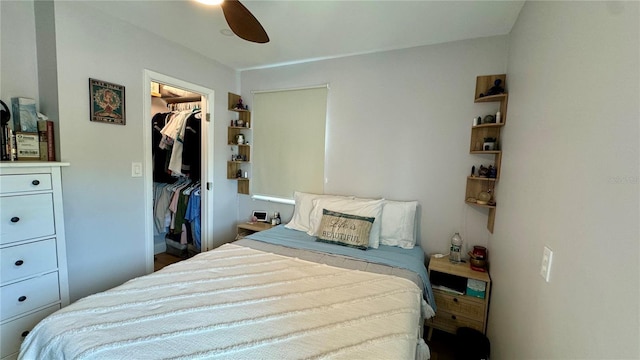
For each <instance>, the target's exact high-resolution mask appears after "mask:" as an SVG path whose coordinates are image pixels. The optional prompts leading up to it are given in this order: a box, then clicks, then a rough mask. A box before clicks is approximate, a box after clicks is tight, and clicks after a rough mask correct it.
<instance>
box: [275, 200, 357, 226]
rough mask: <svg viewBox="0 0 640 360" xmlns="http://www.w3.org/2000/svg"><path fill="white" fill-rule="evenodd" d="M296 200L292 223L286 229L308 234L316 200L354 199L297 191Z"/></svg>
mask: <svg viewBox="0 0 640 360" xmlns="http://www.w3.org/2000/svg"><path fill="white" fill-rule="evenodd" d="M293 198H294V200H295V207H294V209H293V216H292V217H291V221H289V223H287V224H286V225H285V226H284V227H286V228H288V229H292V230H299V231H304V232H308V231H309V230H310V229H311V227H310V225H309V214H311V210H312V209H313V200H315V199H352V198H353V197H348V196H339V195H323V194H311V193H305V192H300V191H296V192H295V193H294V194H293Z"/></svg>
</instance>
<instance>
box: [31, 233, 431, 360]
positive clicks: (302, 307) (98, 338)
mask: <svg viewBox="0 0 640 360" xmlns="http://www.w3.org/2000/svg"><path fill="white" fill-rule="evenodd" d="M421 300H422V294H421V290H420V289H419V288H418V287H417V286H416V285H415V284H414V283H413V282H411V281H409V280H406V279H402V278H399V277H396V276H389V275H382V274H375V273H369V272H363V271H354V270H347V269H342V268H337V267H332V266H328V265H324V264H317V263H313V262H309V261H304V260H300V259H296V258H289V257H286V256H281V255H276V254H272V253H267V252H262V251H258V250H254V249H250V248H247V247H242V246H238V245H234V244H226V245H223V246H221V247H220V248H218V249H216V250H215V251H209V252H206V253H202V254H199V255H197V256H196V257H194V258H192V259H190V260H188V261H183V262H180V263H177V264H174V265H171V266H169V267H167V268H165V269H163V270H161V271H159V272H156V273H153V274H150V275H147V276H144V277H140V278H137V279H133V280H131V281H129V282H127V283H125V284H123V285H121V286H119V287H117V288H114V289H112V290H109V291H106V292H103V293H99V294H95V295H92V296H89V297H87V298H84V299H81V300H79V301H77V302H75V303H74V304H72V305H70V306H68V307H66V308H64V309H62V310H59V311H58V312H56V313H55V314H53V315H51V316H49V317H48V318H46V319H45V320H43V321H42V322H40V323H39V324H38V325H37V326H36V327H35V328H34V329H33V331H32V332H31V333H30V334H29V335H28V336H27V338H26V339H25V341H24V343H23V345H22V349H21V353H20V357H21V358H22V359H62V358H64V359H145V360H146V359H200V358H232V359H294V358H295V359H316V358H336V359H414V358H415V357H416V345H417V344H418V340H417V339H418V334H419V331H420V324H419V323H420V321H419V320H420V316H421V315H420V306H421ZM424 350H425V349H424V347H423V348H422V351H424ZM426 351H427V354H426V356H428V350H426Z"/></svg>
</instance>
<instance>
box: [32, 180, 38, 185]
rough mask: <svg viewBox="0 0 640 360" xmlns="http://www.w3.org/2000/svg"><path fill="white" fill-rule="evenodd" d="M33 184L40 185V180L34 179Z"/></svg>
mask: <svg viewBox="0 0 640 360" xmlns="http://www.w3.org/2000/svg"><path fill="white" fill-rule="evenodd" d="M31 184H32V185H34V186H38V185H40V180H33V181H32V182H31Z"/></svg>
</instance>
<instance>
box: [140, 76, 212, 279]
mask: <svg viewBox="0 0 640 360" xmlns="http://www.w3.org/2000/svg"><path fill="white" fill-rule="evenodd" d="M143 81H144V86H143V90H144V99H145V106H144V116H143V119H145V120H144V121H143V123H144V127H143V128H144V169H145V171H144V182H145V184H144V189H145V209H146V214H145V215H146V216H145V219H146V221H145V244H146V254H147V256H146V270H147V273H151V272H153V271H154V257H155V255H156V254H164V253H165V252H166V251H167V248H168V247H169V250H170V251H173V252H174V253H176V251H181V247H184V248H186V249H185V252H184V253H185V254H193V253H195V252H198V251H207V250H210V249H212V248H213V244H212V236H211V225H212V224H211V223H210V219H211V218H212V216H211V213H212V209H213V191H212V190H213V189H212V186H213V183H212V181H213V166H212V165H211V166H210V165H209V164H212V161H213V126H211V123H210V121H209V119H210V118H211V116H210V115H209V114H211V113H212V112H213V103H214V101H213V100H214V91H213V90H211V89H207V88H204V87H202V86H199V85H196V84H193V83H189V82H186V81H183V80H180V79H177V78H173V77H170V76H167V75H164V74H160V73H156V72H153V71H150V70H145V71H144V79H143ZM169 112H173V113H175V114H177V113H180V114H181V116H182V117H183V120H185V124H186V119H187V118H190V119H191V120H190V121H194V120H195V119H196V118H195V117H196V116H197V117H198V122H199V125H200V126H199V131H200V134H199V136H198V139H194V137H193V134H194V133H192V134H191V135H192V137H191V140H192V141H191V142H190V143H191V144H192V145H190V149H189V150H188V152H190V153H191V154H193V153H194V147H193V144H195V143H198V142H199V144H198V147H199V153H198V155H199V156H198V157H199V159H198V160H199V163H194V164H193V165H191V166H186V168H185V165H187V164H186V163H187V161H186V160H185V163H182V162H179V163H178V164H180V165H178V167H177V168H176V165H175V164H174V161H173V160H174V159H173V158H172V157H171V153H170V152H169V153H168V156H167V157H166V158H167V164H169V162H171V163H172V165H173V169H174V170H175V172H174V171H165V174H166V175H167V178H165V177H164V176H163V175H162V170H160V167H159V166H157V165H158V161H157V160H158V159H157V157H155V156H154V155H155V154H157V152H156V149H155V147H157V146H158V144H156V143H157V142H158V138H157V137H155V138H154V131H158V129H157V126H158V123H156V124H155V126H156V128H154V124H153V123H152V120H153V118H154V117H153V115H155V114H157V113H169ZM159 118H160V117H156V122H157V120H158V119H159ZM185 131H186V130H185ZM158 134H159V132H158V133H156V135H158ZM181 140H182V139H181ZM197 140H199V141H197ZM185 144H186V141H185ZM180 145H182V143H181V144H180ZM169 151H170V150H169ZM163 155H164V154H163ZM154 159H155V160H154ZM170 160H171V161H170ZM193 162H196V161H195V160H193ZM154 165H156V166H154ZM167 166H168V165H167ZM180 168H181V170H179V169H180ZM185 169H186V170H185ZM158 170H160V171H158ZM198 173H199V175H196V174H198ZM172 175H173V178H174V179H172ZM163 179H164V180H163ZM155 180H160V182H156V181H155ZM163 182H164V184H166V185H164V184H163ZM169 182H172V183H173V184H170V185H171V186H174V184H175V186H176V188H177V187H178V185H180V184H182V185H184V187H183V189H182V191H183V192H184V193H187V192H189V193H191V192H194V195H196V193H195V192H197V193H198V195H199V200H200V206H199V210H200V211H199V223H200V231H199V233H195V232H194V231H192V230H195V228H196V226H190V228H189V231H185V234H188V236H187V235H185V234H183V235H182V236H180V234H179V233H180V231H177V234H178V235H177V236H175V233H176V232H174V231H163V228H164V225H162V222H160V223H159V220H160V218H161V217H158V216H157V214H156V212H155V211H154V206H155V205H156V200H158V199H157V198H155V195H156V194H160V193H161V192H157V190H158V189H159V186H163V187H164V186H168V185H169V184H168V183H169ZM154 198H155V199H154ZM193 210H194V209H193V208H192V209H190V211H193ZM171 224H173V222H171ZM180 224H183V225H179V226H181V229H182V230H186V228H185V225H184V223H183V222H180ZM186 225H187V226H189V224H188V223H187V224H186ZM171 226H173V225H171ZM167 228H168V227H167ZM167 228H164V230H167ZM159 229H160V231H159ZM169 233H171V235H172V236H167V235H168V234H169ZM197 235H199V236H197ZM196 237H197V240H198V241H197V242H198V245H199V246H196V241H195V240H196V239H195V238H196ZM166 239H169V240H166ZM187 239H188V242H187V244H184V243H185V242H186V241H187ZM181 245H184V246H181Z"/></svg>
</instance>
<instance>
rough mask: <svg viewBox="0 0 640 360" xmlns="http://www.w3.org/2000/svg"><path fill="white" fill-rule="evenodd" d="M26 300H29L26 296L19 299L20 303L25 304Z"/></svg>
mask: <svg viewBox="0 0 640 360" xmlns="http://www.w3.org/2000/svg"><path fill="white" fill-rule="evenodd" d="M25 300H27V297H26V296H24V295H22V296H20V297H19V298H18V301H20V302H23V301H25Z"/></svg>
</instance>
